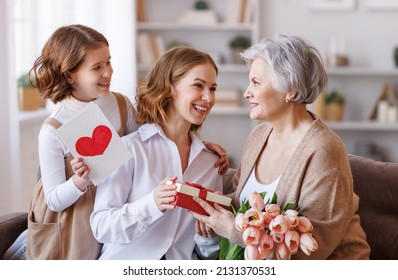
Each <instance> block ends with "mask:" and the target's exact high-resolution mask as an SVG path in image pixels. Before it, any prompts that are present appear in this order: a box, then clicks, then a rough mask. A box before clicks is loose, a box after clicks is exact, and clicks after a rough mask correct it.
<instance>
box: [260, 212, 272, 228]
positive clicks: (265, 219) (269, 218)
mask: <svg viewBox="0 0 398 280" xmlns="http://www.w3.org/2000/svg"><path fill="white" fill-rule="evenodd" d="M262 215H263V225H264V227H266V228H269V224H270V222H271V221H272V219H273V218H274V217H272V216H271V215H270V214H269V213H268V212H262Z"/></svg>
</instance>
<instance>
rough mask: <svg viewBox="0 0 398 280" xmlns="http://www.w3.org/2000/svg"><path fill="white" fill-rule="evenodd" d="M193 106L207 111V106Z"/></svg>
mask: <svg viewBox="0 0 398 280" xmlns="http://www.w3.org/2000/svg"><path fill="white" fill-rule="evenodd" d="M193 107H194V108H195V109H198V110H201V111H207V107H204V106H200V105H196V104H195V105H193Z"/></svg>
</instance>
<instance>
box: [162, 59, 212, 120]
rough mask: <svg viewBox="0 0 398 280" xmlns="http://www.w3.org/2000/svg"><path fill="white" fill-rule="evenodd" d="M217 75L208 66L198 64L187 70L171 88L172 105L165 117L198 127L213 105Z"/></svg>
mask: <svg viewBox="0 0 398 280" xmlns="http://www.w3.org/2000/svg"><path fill="white" fill-rule="evenodd" d="M216 78H217V73H216V70H215V69H214V67H213V66H212V65H211V64H209V63H205V64H199V65H197V66H195V67H193V68H192V69H191V70H189V71H188V72H187V73H186V74H185V75H184V76H183V77H182V78H181V79H179V80H178V81H177V82H175V83H174V84H173V85H172V88H171V97H172V100H173V101H172V104H171V106H170V107H169V109H168V112H167V115H168V118H169V119H170V120H172V119H174V120H176V119H179V120H182V121H184V122H186V123H187V125H189V126H190V125H191V124H196V125H200V124H202V123H203V121H204V120H205V118H206V116H207V115H208V114H209V113H210V110H211V108H212V107H213V105H214V103H215V92H216V89H217V83H216Z"/></svg>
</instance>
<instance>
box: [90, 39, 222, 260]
mask: <svg viewBox="0 0 398 280" xmlns="http://www.w3.org/2000/svg"><path fill="white" fill-rule="evenodd" d="M217 74H218V69H217V66H216V65H215V63H214V61H213V59H212V58H211V57H210V56H209V55H208V54H206V53H203V52H200V51H198V50H196V49H193V48H189V47H177V48H174V49H170V50H169V51H167V52H166V53H165V54H163V55H162V56H161V57H160V59H159V60H158V61H157V63H156V64H155V66H154V67H153V68H152V70H151V71H150V72H149V74H148V75H147V77H146V79H145V81H143V83H142V84H140V85H139V87H138V90H137V98H136V100H137V114H136V116H137V123H139V124H140V125H141V126H140V128H139V129H138V131H137V132H135V133H132V134H130V135H128V136H126V137H124V138H123V141H124V142H125V144H126V145H127V147H128V149H129V150H130V151H131V153H132V154H133V157H132V158H131V160H129V161H128V162H127V163H126V164H124V165H123V166H121V167H120V168H119V169H118V170H116V171H115V172H114V173H113V174H112V175H111V176H110V177H109V178H108V179H106V180H105V181H104V182H102V183H100V184H99V185H98V186H97V196H96V202H95V205H94V211H93V214H92V215H91V227H92V230H93V232H94V235H95V237H96V238H97V240H98V241H99V242H101V243H103V244H104V247H103V250H102V255H101V259H155V260H156V259H158V260H159V259H198V258H216V257H217V255H218V249H219V246H218V243H219V240H220V239H219V237H215V236H214V232H212V231H211V230H208V229H207V227H206V226H205V225H204V224H201V223H197V224H196V226H197V227H198V228H200V229H201V233H203V236H200V235H195V219H194V218H193V217H192V216H191V215H189V213H188V212H187V211H184V209H182V208H180V207H177V208H175V205H174V204H172V203H171V202H173V201H174V200H175V195H176V187H175V186H174V185H173V184H167V183H166V182H167V181H181V182H194V183H197V184H200V185H202V186H206V187H208V188H210V189H212V190H213V191H220V192H222V176H221V175H220V174H219V173H218V170H217V169H216V168H214V165H215V164H216V163H217V161H218V157H217V155H215V154H213V153H210V152H209V150H208V149H207V148H206V147H205V145H204V144H203V143H202V141H201V140H200V139H199V137H198V136H197V135H196V134H195V133H194V132H195V131H196V130H198V129H199V128H200V127H201V126H202V124H203V122H204V121H205V118H206V116H207V115H208V114H209V113H210V111H211V109H212V107H213V105H214V102H215V92H216V88H217V82H216V78H217ZM126 211H127V213H128V215H126ZM159 238H161V239H162V242H161V244H160V243H159V242H156V244H155V243H153V242H154V240H155V241H156V240H159Z"/></svg>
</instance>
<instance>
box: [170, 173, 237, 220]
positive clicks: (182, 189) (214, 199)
mask: <svg viewBox="0 0 398 280" xmlns="http://www.w3.org/2000/svg"><path fill="white" fill-rule="evenodd" d="M166 185H175V186H176V187H177V195H176V199H175V200H174V201H173V202H171V203H170V204H172V205H175V206H180V207H183V208H186V209H189V210H192V211H194V212H197V213H199V214H202V215H209V214H208V213H207V212H206V210H205V209H203V208H202V206H200V205H199V204H198V203H197V202H196V201H194V200H193V197H195V196H196V197H200V198H202V199H204V200H206V201H207V203H209V204H210V205H211V206H214V203H217V204H219V205H220V206H222V207H224V208H225V209H227V210H229V209H230V208H229V207H230V205H231V198H229V197H226V196H224V195H220V194H217V193H215V192H214V191H213V190H209V189H206V188H205V187H202V186H201V185H199V184H194V183H188V182H185V183H184V184H181V183H176V182H173V181H167V182H166Z"/></svg>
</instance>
